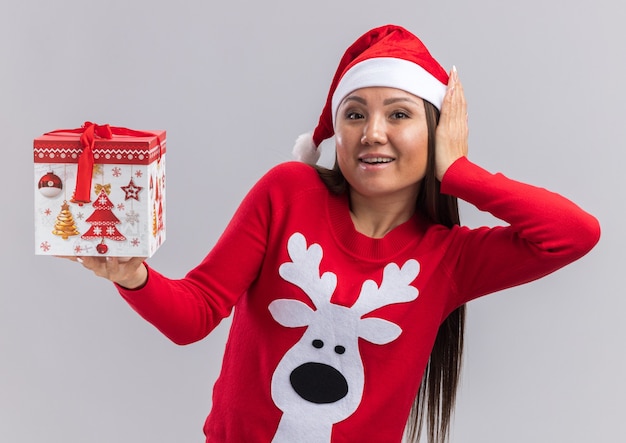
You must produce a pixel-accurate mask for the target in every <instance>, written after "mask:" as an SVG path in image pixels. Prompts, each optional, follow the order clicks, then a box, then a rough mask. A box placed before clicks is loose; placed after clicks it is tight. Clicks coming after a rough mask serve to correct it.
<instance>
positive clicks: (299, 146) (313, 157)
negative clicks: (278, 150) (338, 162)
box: [292, 132, 321, 165]
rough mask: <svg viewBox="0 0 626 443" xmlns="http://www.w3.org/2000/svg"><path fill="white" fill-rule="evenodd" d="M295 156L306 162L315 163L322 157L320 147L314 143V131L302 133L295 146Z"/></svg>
mask: <svg viewBox="0 0 626 443" xmlns="http://www.w3.org/2000/svg"><path fill="white" fill-rule="evenodd" d="M292 152H293V156H294V157H295V158H296V159H297V160H299V161H301V162H304V163H308V164H309V165H314V164H316V163H317V161H318V160H319V159H320V154H321V152H320V149H319V148H318V147H317V146H315V143H313V133H312V132H308V133H306V134H302V135H300V136H299V137H298V138H297V139H296V143H295V144H294V146H293V151H292Z"/></svg>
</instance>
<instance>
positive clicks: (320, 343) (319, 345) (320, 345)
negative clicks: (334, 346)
mask: <svg viewBox="0 0 626 443" xmlns="http://www.w3.org/2000/svg"><path fill="white" fill-rule="evenodd" d="M311 344H312V345H313V347H314V348H317V349H321V348H323V347H324V342H323V341H322V340H317V339H316V340H313V343H311Z"/></svg>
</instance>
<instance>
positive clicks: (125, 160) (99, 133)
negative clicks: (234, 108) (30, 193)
mask: <svg viewBox="0 0 626 443" xmlns="http://www.w3.org/2000/svg"><path fill="white" fill-rule="evenodd" d="M165 136H166V133H165V131H162V130H158V131H136V130H132V129H127V128H119V127H111V126H109V125H103V126H99V125H95V124H92V123H90V122H87V123H85V125H84V126H83V127H82V128H77V129H65V130H56V131H52V132H49V133H46V134H44V135H42V136H41V137H37V138H36V139H35V140H34V164H35V253H36V254H38V255H83V256H88V255H89V256H116V257H150V256H152V255H153V254H154V253H155V252H156V250H157V249H158V248H159V246H160V245H161V244H162V243H163V242H164V241H165V146H166V140H165Z"/></svg>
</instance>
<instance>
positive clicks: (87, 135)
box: [46, 122, 161, 204]
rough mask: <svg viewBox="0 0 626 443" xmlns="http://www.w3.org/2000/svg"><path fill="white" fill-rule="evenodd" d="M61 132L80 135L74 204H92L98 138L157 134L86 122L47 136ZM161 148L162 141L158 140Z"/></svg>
mask: <svg viewBox="0 0 626 443" xmlns="http://www.w3.org/2000/svg"><path fill="white" fill-rule="evenodd" d="M60 132H70V133H72V134H80V144H81V146H82V147H83V151H82V152H81V154H80V156H79V157H78V172H77V177H76V188H75V189H74V195H73V196H72V200H71V201H72V203H79V204H82V203H89V202H91V177H92V175H93V163H94V161H93V146H94V144H95V142H96V137H98V138H104V139H107V140H111V139H112V138H113V136H114V135H129V136H132V137H154V136H155V134H153V133H151V132H146V131H135V130H134V129H128V128H120V127H116V126H109V125H97V124H95V123H92V122H85V123H84V124H83V126H82V127H81V128H76V129H58V130H56V131H52V132H48V133H46V135H47V134H57V133H60ZM157 142H158V143H159V146H160V145H161V141H160V140H158V139H157Z"/></svg>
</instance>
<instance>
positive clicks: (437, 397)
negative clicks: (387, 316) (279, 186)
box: [316, 101, 465, 443]
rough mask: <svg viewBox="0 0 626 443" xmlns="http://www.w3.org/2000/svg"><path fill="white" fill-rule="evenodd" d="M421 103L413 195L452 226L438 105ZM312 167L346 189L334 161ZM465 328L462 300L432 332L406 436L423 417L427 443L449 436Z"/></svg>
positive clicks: (416, 435) (414, 436)
mask: <svg viewBox="0 0 626 443" xmlns="http://www.w3.org/2000/svg"><path fill="white" fill-rule="evenodd" d="M424 107H425V109H426V124H427V127H428V164H427V167H426V175H425V177H424V179H423V181H422V185H421V187H420V192H419V194H418V196H417V202H416V207H417V210H418V211H420V212H421V213H422V214H424V215H425V216H426V217H428V218H429V219H430V220H431V221H432V222H433V223H438V224H442V225H445V226H447V227H452V226H454V225H458V224H460V220H459V208H458V202H457V199H456V197H452V196H449V195H444V194H441V192H440V187H441V183H440V182H439V180H437V178H436V177H435V130H436V129H437V124H438V123H439V111H438V110H437V108H436V107H435V106H433V105H432V104H431V103H429V102H427V101H424ZM316 169H317V172H318V174H319V175H320V177H321V179H322V181H323V182H324V183H325V184H326V186H327V187H328V189H329V190H330V191H331V192H333V193H335V194H343V193H345V192H348V183H347V182H346V179H345V178H344V177H343V174H342V173H341V170H340V169H339V166H338V165H337V162H335V165H334V166H333V168H332V169H327V168H324V167H321V166H316ZM464 330H465V306H461V307H459V308H457V309H456V310H455V311H454V312H452V313H451V314H450V315H449V316H448V318H446V320H445V321H444V322H443V323H442V324H441V326H440V327H439V331H438V332H437V338H436V339H435V343H434V345H433V349H432V351H431V353H430V358H429V359H428V364H427V365H426V369H425V370H424V374H423V375H422V381H421V384H420V387H419V391H418V392H417V396H416V397H415V401H414V403H413V407H412V408H411V414H410V416H409V420H408V422H407V427H406V434H407V437H408V439H409V442H414V443H417V442H418V441H419V439H420V436H421V434H422V431H423V426H424V423H426V429H427V433H428V442H429V443H444V442H445V441H447V439H448V436H449V431H450V420H451V417H452V411H453V409H454V404H455V402H456V391H457V387H458V384H459V379H460V375H461V363H462V360H463V331H464Z"/></svg>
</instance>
